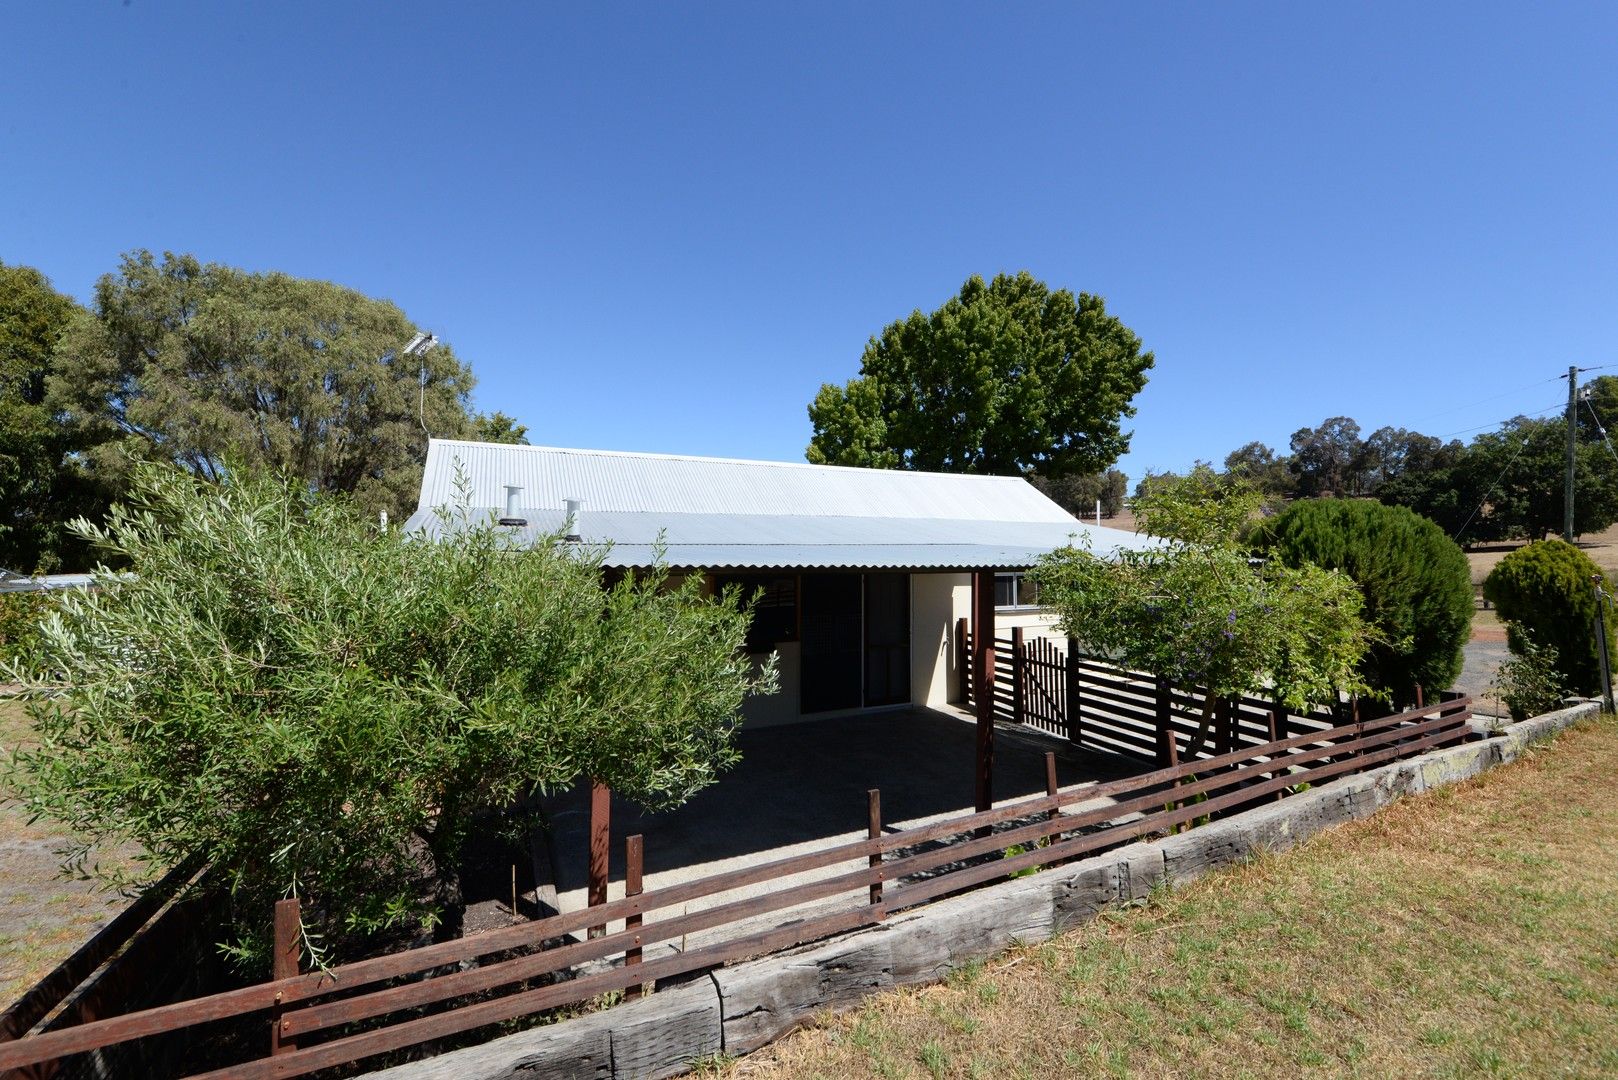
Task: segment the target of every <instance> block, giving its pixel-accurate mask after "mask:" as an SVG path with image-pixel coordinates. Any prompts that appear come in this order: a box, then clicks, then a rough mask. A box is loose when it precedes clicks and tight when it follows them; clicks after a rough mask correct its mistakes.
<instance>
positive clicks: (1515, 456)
mask: <svg viewBox="0 0 1618 1080" xmlns="http://www.w3.org/2000/svg"><path fill="white" fill-rule="evenodd" d="M1521 434H1522V443H1521V444H1519V445H1518V447H1517V452H1516V453H1515V454H1512V455H1511V460H1510V461H1508V462H1506V467H1505V468H1504V469H1501V470H1500V475H1499V476H1497V477H1495V478H1494V483H1492V484H1490V485H1489V487H1488V490H1486V491H1485V492H1484V493H1483V498H1481V499H1479V500H1478V504H1477V505H1476V506H1474V507H1473V508H1472V512H1471V513H1470V514H1468V515H1466V520H1465V521H1463V522H1461V527H1460V528H1459V529H1456V530H1455V535H1454V536H1453V537H1451V539H1452V540H1454V541H1455V542H1456V543H1457V544H1459V543H1460V542H1461V534H1462V533H1464V532H1466V527H1467V526H1468V525H1470V524H1472V519H1473V518H1475V517H1477V516H1478V511H1479V510H1482V509H1483V505H1484V504H1485V503H1487V502H1488V501H1489V496H1490V495H1493V494H1494V489H1495V488H1497V487H1499V486H1500V481H1502V480H1504V479H1505V478H1506V473H1508V472H1510V471H1511V467H1512V466H1513V465H1515V464H1517V459H1518V458H1520V457H1522V452H1523V451H1524V450H1525V449H1527V448H1528V437H1529V435H1530V434H1531V433H1530V432H1527V431H1524V432H1522V433H1521Z"/></svg>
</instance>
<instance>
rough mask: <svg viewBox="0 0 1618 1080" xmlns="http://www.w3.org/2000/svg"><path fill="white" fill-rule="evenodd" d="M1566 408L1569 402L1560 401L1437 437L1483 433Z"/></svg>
mask: <svg viewBox="0 0 1618 1080" xmlns="http://www.w3.org/2000/svg"><path fill="white" fill-rule="evenodd" d="M1561 378H1564V379H1565V378H1567V376H1566V375H1563V376H1561ZM1566 408H1567V402H1565V401H1558V402H1557V403H1556V404H1555V405H1547V406H1545V407H1544V408H1543V409H1535V410H1534V411H1533V412H1527V413H1518V414H1517V415H1516V416H1513V417H1509V418H1507V419H1505V420H1496V421H1494V422H1493V423H1490V424H1479V425H1478V426H1477V427H1469V428H1462V429H1461V430H1459V431H1451V432H1449V433H1447V434H1444V435H1439V436H1436V437H1437V438H1440V439H1447V438H1449V437H1450V436H1451V435H1465V434H1466V433H1467V432H1470V431H1482V430H1484V429H1485V428H1494V427H1499V426H1500V425H1501V424H1509V423H1511V421H1512V420H1517V419H1520V418H1524V417H1526V418H1528V419H1530V420H1532V419H1534V418H1536V417H1539V416H1542V415H1543V414H1545V413H1548V412H1555V411H1556V410H1558V409H1564V410H1565V409H1566Z"/></svg>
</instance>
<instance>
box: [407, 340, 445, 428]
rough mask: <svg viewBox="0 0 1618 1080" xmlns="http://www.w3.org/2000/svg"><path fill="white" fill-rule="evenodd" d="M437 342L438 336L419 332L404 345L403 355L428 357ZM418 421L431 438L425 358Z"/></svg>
mask: <svg viewBox="0 0 1618 1080" xmlns="http://www.w3.org/2000/svg"><path fill="white" fill-rule="evenodd" d="M437 344H438V338H437V337H435V336H434V335H432V334H430V333H417V334H416V336H415V337H413V338H411V339H410V344H408V345H406V346H405V347H404V350H403V352H402V353H401V355H403V356H419V357H426V355H427V353H428V352H429V351H430V350H431V349H432V347H433V346H434V345H437ZM416 422H417V423H419V424H420V425H421V430H422V432H423V433H424V434H426V435H427V436H428V437H429V438H431V437H432V432H430V431H428V430H427V361H426V360H425V359H423V360H422V361H421V390H420V392H419V393H418V394H417V395H416Z"/></svg>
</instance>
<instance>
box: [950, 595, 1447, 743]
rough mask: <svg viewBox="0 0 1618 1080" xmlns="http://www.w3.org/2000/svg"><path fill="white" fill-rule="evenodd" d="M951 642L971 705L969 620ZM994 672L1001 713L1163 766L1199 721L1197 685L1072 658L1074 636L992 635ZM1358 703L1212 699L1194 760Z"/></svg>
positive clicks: (1283, 734) (1335, 716)
mask: <svg viewBox="0 0 1618 1080" xmlns="http://www.w3.org/2000/svg"><path fill="white" fill-rule="evenodd" d="M956 640H957V642H958V643H959V644H958V657H957V663H958V664H959V670H960V671H961V672H962V678H963V684H964V686H965V697H966V699H967V701H968V703H970V702H971V701H972V700H974V697H973V695H974V690H973V687H972V685H971V683H972V677H971V673H972V671H973V666H972V654H973V641H972V632H971V629H970V626H969V624H968V622H967V620H966V619H961V620H960V621H959V623H958V625H957V627H956ZM1070 657H1073V658H1074V659H1070ZM994 669H995V670H994V711H995V716H996V717H997V718H998V719H1001V720H1005V721H1007V722H1009V723H1015V724H1025V725H1028V726H1029V727H1033V728H1037V729H1039V730H1041V731H1045V732H1048V733H1050V734H1053V735H1059V736H1062V737H1064V738H1067V739H1070V740H1072V741H1073V742H1074V743H1077V744H1079V745H1082V746H1086V747H1089V748H1091V749H1095V750H1102V751H1106V752H1109V753H1117V754H1126V755H1129V756H1131V757H1136V758H1142V759H1145V760H1148V761H1151V762H1153V763H1155V764H1158V765H1168V764H1172V763H1173V762H1175V761H1178V760H1179V758H1180V757H1181V756H1183V755H1184V752H1185V749H1186V748H1187V747H1188V746H1189V745H1190V743H1191V742H1192V740H1193V739H1194V738H1195V736H1196V734H1197V731H1198V730H1199V729H1200V727H1201V725H1202V720H1203V712H1204V708H1205V705H1206V701H1207V695H1206V693H1205V692H1204V691H1203V690H1202V689H1201V688H1198V687H1193V688H1183V687H1178V686H1174V685H1171V684H1170V683H1168V682H1167V681H1166V680H1163V679H1160V678H1157V677H1156V676H1153V675H1149V674H1145V673H1143V672H1137V671H1127V670H1125V669H1123V668H1119V667H1116V666H1114V665H1111V664H1107V663H1103V662H1101V661H1097V660H1093V659H1087V658H1084V657H1081V656H1078V653H1077V649H1076V647H1075V645H1074V643H1073V642H1072V641H1071V640H1069V641H1068V643H1067V648H1066V650H1064V649H1062V648H1060V647H1058V646H1057V645H1056V643H1055V642H1052V641H1050V640H1048V639H1046V638H1043V637H1034V638H1025V637H1024V635H1023V631H1022V629H1021V628H1020V627H1017V628H1013V629H1012V631H1011V632H1010V635H1009V636H1006V637H1000V636H997V637H996V638H995V649H994ZM1416 692H1417V695H1418V700H1417V702H1416V704H1417V705H1418V706H1419V705H1421V704H1423V702H1422V701H1421V700H1420V699H1419V698H1420V694H1421V690H1420V688H1419V687H1418V688H1417V691H1416ZM1359 708H1360V706H1359V703H1357V702H1353V701H1345V702H1343V703H1342V705H1341V706H1340V707H1339V708H1338V709H1337V710H1335V711H1334V710H1331V709H1326V708H1317V709H1314V710H1311V711H1310V712H1307V713H1297V712H1293V711H1292V710H1289V709H1288V708H1287V707H1286V706H1285V705H1284V704H1282V703H1281V702H1279V701H1265V700H1263V699H1261V698H1257V697H1251V696H1243V697H1237V698H1230V699H1223V700H1218V701H1215V702H1214V712H1213V722H1212V724H1211V725H1210V728H1209V733H1208V738H1207V740H1206V746H1205V747H1204V749H1203V750H1202V751H1201V753H1200V754H1199V755H1198V756H1202V757H1207V756H1213V755H1216V754H1228V753H1231V752H1232V751H1234V750H1236V749H1238V748H1240V747H1244V746H1245V747H1259V746H1263V745H1264V744H1265V743H1269V742H1273V741H1275V740H1278V739H1286V738H1290V737H1291V736H1293V735H1301V734H1305V733H1308V732H1321V731H1325V730H1327V729H1329V728H1333V727H1336V726H1338V725H1340V724H1344V723H1348V722H1351V721H1352V720H1354V719H1355V718H1356V716H1357V715H1358V710H1359ZM1170 735H1172V736H1173V737H1172V739H1171V738H1170Z"/></svg>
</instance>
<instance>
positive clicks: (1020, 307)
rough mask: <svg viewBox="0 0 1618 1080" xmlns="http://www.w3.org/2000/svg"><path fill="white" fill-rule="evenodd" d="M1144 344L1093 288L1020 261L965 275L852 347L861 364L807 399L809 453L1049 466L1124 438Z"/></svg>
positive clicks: (1101, 455)
mask: <svg viewBox="0 0 1618 1080" xmlns="http://www.w3.org/2000/svg"><path fill="white" fill-rule="evenodd" d="M1151 366H1152V354H1151V353H1149V352H1143V351H1142V349H1141V342H1140V338H1138V337H1136V335H1135V333H1134V332H1133V331H1132V330H1130V329H1129V327H1127V326H1125V325H1124V324H1123V322H1122V321H1120V320H1119V319H1118V318H1117V317H1116V316H1113V315H1109V314H1108V313H1107V309H1106V305H1105V303H1104V302H1103V300H1102V299H1101V297H1099V296H1092V295H1090V294H1089V293H1079V294H1077V295H1075V294H1073V293H1071V292H1069V291H1068V290H1066V289H1055V290H1052V289H1051V288H1050V287H1049V286H1047V285H1046V284H1045V283H1044V282H1042V281H1039V280H1036V279H1035V278H1034V277H1033V276H1032V275H1031V274H1029V273H1027V272H1026V271H1024V272H1022V273H1019V274H1016V275H1007V274H1000V275H997V276H996V277H995V279H994V280H993V281H991V282H987V283H985V282H984V280H983V279H982V278H981V277H976V276H974V277H972V278H970V279H968V280H967V282H966V284H965V285H963V286H961V291H960V293H959V295H957V296H953V297H951V298H950V299H949V300H948V301H946V302H945V304H944V305H943V306H942V307H940V308H939V309H938V310H937V311H934V312H933V313H931V314H923V313H922V312H921V311H919V310H918V311H914V312H912V313H911V314H910V316H909V317H908V318H906V319H901V320H899V321H898V322H895V323H893V324H891V325H889V326H888V327H887V328H886V329H884V330H883V331H882V333H881V334H880V335H879V336H877V337H873V338H872V339H871V340H870V342H869V343H868V344H867V345H866V346H865V353H864V355H863V356H862V357H861V360H860V373H859V375H858V376H856V377H855V378H853V379H851V380H850V381H849V382H848V383H847V384H845V385H843V386H837V385H835V384H832V383H827V384H825V385H823V386H822V387H821V388H820V392H819V393H818V394H817V395H816V396H815V400H814V401H813V402H812V403H811V404H810V406H809V419H810V420H811V421H812V422H813V424H814V436H813V438H812V439H811V441H810V443H809V449H808V453H807V457H808V459H809V460H810V461H813V462H819V463H828V464H834V465H859V466H865V467H871V468H889V469H925V470H932V471H938V472H969V473H992V474H997V475H1024V474H1027V473H1031V472H1037V473H1039V474H1040V475H1042V476H1046V477H1050V478H1056V477H1060V476H1064V475H1067V474H1070V473H1097V472H1101V471H1103V470H1104V469H1106V468H1107V467H1108V466H1110V465H1111V464H1112V463H1113V462H1114V461H1116V460H1117V459H1118V457H1119V455H1121V454H1123V453H1124V452H1125V451H1127V450H1128V449H1129V433H1128V432H1126V431H1124V430H1123V429H1122V427H1121V421H1122V419H1123V418H1124V417H1128V416H1133V415H1134V414H1135V410H1134V407H1133V406H1132V405H1131V404H1130V402H1131V401H1132V400H1133V399H1134V397H1135V395H1136V394H1137V393H1139V392H1140V390H1141V388H1142V387H1143V386H1145V385H1146V372H1147V370H1148V369H1150V368H1151Z"/></svg>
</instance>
